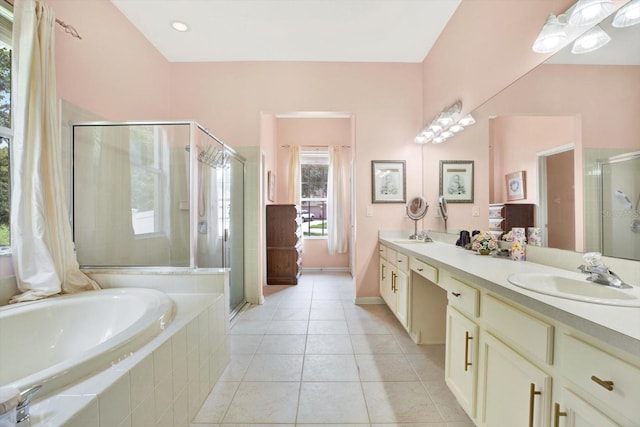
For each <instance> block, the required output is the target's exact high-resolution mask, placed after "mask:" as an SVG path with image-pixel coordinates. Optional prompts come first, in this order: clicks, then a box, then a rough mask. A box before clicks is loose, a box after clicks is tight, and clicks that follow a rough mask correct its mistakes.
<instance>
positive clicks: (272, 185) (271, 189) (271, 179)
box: [267, 171, 276, 202]
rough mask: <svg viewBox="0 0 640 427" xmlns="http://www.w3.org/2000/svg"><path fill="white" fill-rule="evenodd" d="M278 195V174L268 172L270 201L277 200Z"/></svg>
mask: <svg viewBox="0 0 640 427" xmlns="http://www.w3.org/2000/svg"><path fill="white" fill-rule="evenodd" d="M275 197H276V176H275V174H274V173H273V172H271V171H268V172H267V198H268V199H269V201H270V202H273V201H275Z"/></svg>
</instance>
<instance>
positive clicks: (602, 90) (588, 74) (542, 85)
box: [474, 15, 640, 260]
mask: <svg viewBox="0 0 640 427" xmlns="http://www.w3.org/2000/svg"><path fill="white" fill-rule="evenodd" d="M612 18H613V15H612V16H610V17H609V18H607V19H605V20H604V21H603V22H601V23H600V26H601V27H602V29H604V30H605V31H606V32H607V33H608V34H609V35H610V37H611V41H610V42H609V43H608V44H607V45H606V46H604V47H602V48H600V49H599V50H596V51H593V52H590V53H585V54H579V55H578V54H572V53H571V48H572V44H569V45H568V46H566V47H565V48H564V49H563V50H562V51H560V52H558V53H557V54H555V55H554V56H553V57H551V58H550V59H549V60H548V61H546V62H545V63H543V64H541V65H540V66H538V67H536V68H535V69H534V70H532V71H531V72H529V73H528V74H526V75H525V76H523V77H522V78H520V79H519V80H518V81H516V82H515V83H513V84H512V85H510V86H509V87H507V88H506V89H504V90H503V91H502V92H500V93H499V94H497V95H496V96H494V97H493V98H492V99H490V100H489V101H488V102H486V103H485V104H483V105H482V106H481V107H479V108H478V109H477V110H476V111H475V112H474V116H475V117H476V120H477V121H479V122H480V121H484V123H486V130H487V132H486V133H485V134H486V135H487V138H488V141H487V144H488V145H489V150H490V154H489V158H490V160H489V161H490V167H489V180H490V183H489V191H490V194H489V202H490V203H502V202H506V201H507V200H506V191H507V190H506V186H505V175H506V174H509V173H513V172H517V171H526V180H527V182H526V188H527V194H526V197H525V199H523V200H519V201H518V203H534V204H535V205H536V210H537V221H536V224H537V225H538V226H540V227H542V228H543V230H544V232H545V238H544V242H545V246H549V247H555V248H560V249H567V250H573V251H580V252H584V251H600V252H603V253H605V254H607V255H609V256H616V257H620V258H629V259H638V260H640V226H638V227H635V231H634V224H638V221H636V220H638V219H640V206H638V204H640V159H638V158H636V159H635V162H634V161H633V155H632V154H631V153H634V152H638V151H640V43H639V42H638V40H640V24H637V25H634V26H631V27H627V28H614V27H612V26H611V21H612ZM616 156H619V157H616ZM620 156H622V157H620ZM625 156H626V157H625ZM627 158H628V159H629V160H630V161H629V162H628V163H624V162H622V161H612V160H611V159H618V160H621V159H627ZM602 164H615V165H617V166H622V167H621V168H619V169H620V170H616V171H614V172H611V171H610V168H607V167H604V168H603V167H602ZM612 173H613V174H616V176H615V177H613V178H612V177H610V176H608V175H609V174H612ZM603 174H605V175H607V177H605V178H604V179H605V182H608V184H606V185H608V186H609V187H611V189H610V191H609V192H608V193H609V194H606V193H607V191H603V188H602V179H603ZM614 187H615V188H614ZM605 190H606V189H605ZM607 247H615V249H607ZM603 249H604V250H603Z"/></svg>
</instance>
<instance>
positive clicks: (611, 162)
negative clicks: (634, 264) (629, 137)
mask: <svg viewBox="0 0 640 427" xmlns="http://www.w3.org/2000/svg"><path fill="white" fill-rule="evenodd" d="M600 172H601V179H602V193H601V196H602V199H601V203H602V229H601V231H602V254H603V255H607V256H613V257H618V258H627V259H634V260H640V152H635V153H629V154H624V155H621V156H616V157H613V158H611V159H608V160H607V161H606V162H603V163H602V164H601V170H600Z"/></svg>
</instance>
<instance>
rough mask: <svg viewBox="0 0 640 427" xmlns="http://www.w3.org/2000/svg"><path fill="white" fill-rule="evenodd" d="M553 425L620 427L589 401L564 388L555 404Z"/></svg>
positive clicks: (567, 426) (563, 426)
mask: <svg viewBox="0 0 640 427" xmlns="http://www.w3.org/2000/svg"><path fill="white" fill-rule="evenodd" d="M551 425H552V426H553V427H560V426H562V427H619V426H620V425H619V424H617V423H615V422H614V421H612V420H611V418H609V417H607V416H606V415H604V414H603V413H602V412H600V411H598V410H597V409H596V408H594V407H593V406H591V405H590V404H589V403H588V402H587V401H585V400H584V399H582V398H581V397H579V396H577V395H576V394H574V393H572V392H571V390H569V389H568V388H563V389H562V391H561V392H560V396H558V399H557V401H556V402H554V404H553V421H552V423H551Z"/></svg>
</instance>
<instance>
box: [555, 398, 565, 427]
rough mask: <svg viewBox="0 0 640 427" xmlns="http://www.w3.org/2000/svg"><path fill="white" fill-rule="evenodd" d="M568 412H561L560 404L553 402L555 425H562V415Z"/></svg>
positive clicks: (556, 426)
mask: <svg viewBox="0 0 640 427" xmlns="http://www.w3.org/2000/svg"><path fill="white" fill-rule="evenodd" d="M566 416H567V413H566V412H560V404H559V403H558V402H556V403H554V404H553V427H560V417H566Z"/></svg>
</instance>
